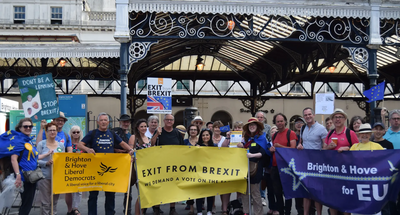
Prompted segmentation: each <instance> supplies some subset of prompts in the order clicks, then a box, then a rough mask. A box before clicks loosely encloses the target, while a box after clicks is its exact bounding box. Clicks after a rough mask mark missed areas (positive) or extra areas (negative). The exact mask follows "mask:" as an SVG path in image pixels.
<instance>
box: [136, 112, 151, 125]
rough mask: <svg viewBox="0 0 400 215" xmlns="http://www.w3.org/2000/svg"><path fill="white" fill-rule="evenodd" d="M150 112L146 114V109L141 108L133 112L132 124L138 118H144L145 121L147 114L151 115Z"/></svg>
mask: <svg viewBox="0 0 400 215" xmlns="http://www.w3.org/2000/svg"><path fill="white" fill-rule="evenodd" d="M151 115H152V114H147V111H146V110H141V111H138V112H137V113H136V114H135V116H134V117H133V119H134V122H133V123H132V125H134V124H135V122H136V121H137V120H138V119H142V118H143V119H146V121H147V119H148V118H149V116H151Z"/></svg>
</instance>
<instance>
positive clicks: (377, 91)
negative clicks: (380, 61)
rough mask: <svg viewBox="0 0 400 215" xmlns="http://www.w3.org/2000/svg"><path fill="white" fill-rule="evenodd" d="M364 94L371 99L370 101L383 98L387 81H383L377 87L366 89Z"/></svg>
mask: <svg viewBox="0 0 400 215" xmlns="http://www.w3.org/2000/svg"><path fill="white" fill-rule="evenodd" d="M363 94H364V96H365V97H367V98H368V99H369V100H368V101H367V102H368V103H370V102H373V101H379V100H383V97H384V96H385V82H382V83H380V84H378V85H376V86H375V87H372V88H371V89H369V90H366V91H364V93H363Z"/></svg>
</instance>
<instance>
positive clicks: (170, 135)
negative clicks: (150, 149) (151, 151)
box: [153, 114, 185, 215]
mask: <svg viewBox="0 0 400 215" xmlns="http://www.w3.org/2000/svg"><path fill="white" fill-rule="evenodd" d="M174 122H175V117H174V116H173V115H172V114H165V115H164V127H163V128H162V129H161V128H158V129H161V134H159V132H157V133H156V134H155V135H154V136H156V135H157V136H158V145H160V146H163V145H185V143H184V142H183V138H182V135H181V134H180V133H179V131H178V129H175V128H174V127H173V126H174ZM153 211H154V213H153V214H154V215H160V207H159V206H154V207H153ZM169 215H178V213H177V212H176V210H175V203H170V204H169Z"/></svg>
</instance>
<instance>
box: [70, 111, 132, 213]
mask: <svg viewBox="0 0 400 215" xmlns="http://www.w3.org/2000/svg"><path fill="white" fill-rule="evenodd" d="M109 123H110V121H109V119H108V115H107V114H106V113H104V112H102V113H100V114H99V116H98V117H97V124H98V125H99V128H98V129H95V130H92V131H90V132H89V133H88V134H87V135H86V136H85V137H84V138H83V139H82V140H81V142H80V143H78V149H80V150H81V151H84V152H87V153H93V154H96V152H101V153H114V146H116V145H119V146H121V147H122V148H123V149H124V150H126V151H127V152H129V154H130V155H133V149H132V148H131V147H130V146H129V145H128V144H127V143H125V142H124V141H122V139H121V138H120V137H119V136H118V135H116V134H114V133H113V132H111V131H110V130H108V125H109ZM98 195H99V191H90V192H89V199H88V214H89V215H97V196H98ZM105 196H106V201H105V202H104V207H105V214H106V215H114V213H115V211H114V208H115V193H114V192H105Z"/></svg>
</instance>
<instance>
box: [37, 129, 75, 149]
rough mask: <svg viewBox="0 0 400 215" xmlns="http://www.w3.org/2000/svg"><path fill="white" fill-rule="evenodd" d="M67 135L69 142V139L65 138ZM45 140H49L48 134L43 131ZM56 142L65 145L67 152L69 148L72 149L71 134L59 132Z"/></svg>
mask: <svg viewBox="0 0 400 215" xmlns="http://www.w3.org/2000/svg"><path fill="white" fill-rule="evenodd" d="M65 134H66V135H67V136H68V141H67V138H66V137H65ZM45 139H47V138H46V132H45V131H43V140H45ZM56 141H57V142H60V143H62V144H64V147H65V151H67V147H72V143H71V137H70V136H69V134H67V133H64V131H60V132H57V136H56Z"/></svg>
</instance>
